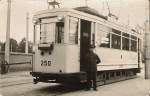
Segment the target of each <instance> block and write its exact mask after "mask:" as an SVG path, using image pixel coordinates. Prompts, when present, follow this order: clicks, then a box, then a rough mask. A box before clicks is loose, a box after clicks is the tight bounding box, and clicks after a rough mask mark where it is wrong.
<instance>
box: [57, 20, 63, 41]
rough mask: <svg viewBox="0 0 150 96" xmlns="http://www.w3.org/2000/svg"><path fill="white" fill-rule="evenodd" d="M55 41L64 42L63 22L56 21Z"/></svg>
mask: <svg viewBox="0 0 150 96" xmlns="http://www.w3.org/2000/svg"><path fill="white" fill-rule="evenodd" d="M55 37H56V39H55V41H56V43H64V23H63V22H57V23H56V34H55Z"/></svg>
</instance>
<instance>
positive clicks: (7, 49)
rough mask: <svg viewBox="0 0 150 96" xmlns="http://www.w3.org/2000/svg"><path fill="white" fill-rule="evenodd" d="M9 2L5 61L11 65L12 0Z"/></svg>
mask: <svg viewBox="0 0 150 96" xmlns="http://www.w3.org/2000/svg"><path fill="white" fill-rule="evenodd" d="M7 2H8V7H7V27H6V44H5V60H6V61H7V63H8V64H9V55H10V49H9V48H10V17H11V0H8V1H7Z"/></svg>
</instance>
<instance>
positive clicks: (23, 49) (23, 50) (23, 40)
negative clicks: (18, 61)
mask: <svg viewBox="0 0 150 96" xmlns="http://www.w3.org/2000/svg"><path fill="white" fill-rule="evenodd" d="M28 44H29V45H28V49H29V53H32V46H33V43H32V42H31V41H28ZM25 46H26V38H23V39H22V40H21V42H20V43H19V47H18V51H19V52H23V53H24V52H25Z"/></svg>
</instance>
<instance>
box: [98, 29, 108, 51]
mask: <svg viewBox="0 0 150 96" xmlns="http://www.w3.org/2000/svg"><path fill="white" fill-rule="evenodd" d="M100 35H101V40H100V45H99V46H100V47H106V48H110V33H109V32H101V33H100Z"/></svg>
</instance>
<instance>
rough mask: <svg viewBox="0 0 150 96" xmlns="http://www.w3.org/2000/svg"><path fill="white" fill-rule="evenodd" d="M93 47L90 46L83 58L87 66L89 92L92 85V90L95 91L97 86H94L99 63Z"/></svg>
mask: <svg viewBox="0 0 150 96" xmlns="http://www.w3.org/2000/svg"><path fill="white" fill-rule="evenodd" d="M94 48H95V47H94V46H91V47H90V49H89V50H88V51H87V54H86V56H85V61H86V62H85V63H86V66H87V70H86V72H87V89H88V90H89V89H90V88H91V87H92V85H93V90H95V91H96V90H97V85H96V76H97V64H98V63H100V62H101V61H100V59H99V57H98V56H97V54H95V53H94V52H93V49H94Z"/></svg>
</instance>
